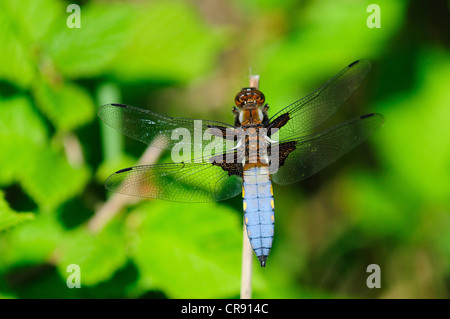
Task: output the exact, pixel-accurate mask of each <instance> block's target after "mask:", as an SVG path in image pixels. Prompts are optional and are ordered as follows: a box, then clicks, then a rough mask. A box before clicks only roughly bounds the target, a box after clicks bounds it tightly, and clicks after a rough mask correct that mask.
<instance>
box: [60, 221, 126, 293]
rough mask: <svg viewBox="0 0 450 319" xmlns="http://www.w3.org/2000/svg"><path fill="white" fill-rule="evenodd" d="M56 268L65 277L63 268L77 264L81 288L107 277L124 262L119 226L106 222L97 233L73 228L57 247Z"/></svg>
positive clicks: (116, 223) (65, 272)
mask: <svg viewBox="0 0 450 319" xmlns="http://www.w3.org/2000/svg"><path fill="white" fill-rule="evenodd" d="M58 256H59V258H58V262H57V267H58V271H59V272H60V274H61V276H63V277H67V266H68V265H70V264H77V265H78V266H80V270H81V285H87V286H92V285H95V284H97V283H99V282H102V281H105V280H107V279H109V278H111V277H112V276H113V275H114V273H115V272H116V271H117V270H118V269H120V268H121V267H123V266H124V265H125V264H126V262H127V256H126V254H125V240H124V232H123V228H122V225H121V224H120V223H118V222H115V223H110V224H109V225H108V226H107V227H106V228H105V229H103V230H102V232H101V233H99V234H93V233H90V232H88V231H87V230H86V229H85V228H80V229H77V230H75V231H73V232H71V233H70V234H69V235H68V236H66V237H65V238H64V239H63V241H62V242H61V245H60V246H59V247H58Z"/></svg>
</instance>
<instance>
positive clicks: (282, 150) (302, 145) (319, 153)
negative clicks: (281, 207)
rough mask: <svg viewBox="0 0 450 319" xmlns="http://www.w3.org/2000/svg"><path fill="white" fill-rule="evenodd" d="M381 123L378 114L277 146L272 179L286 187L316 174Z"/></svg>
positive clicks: (361, 140)
mask: <svg viewBox="0 0 450 319" xmlns="http://www.w3.org/2000/svg"><path fill="white" fill-rule="evenodd" d="M383 122H384V117H383V116H382V115H381V114H376V113H373V114H367V115H363V116H360V117H357V118H354V119H352V120H349V121H347V122H344V123H341V124H338V125H336V126H333V127H331V128H329V129H327V130H324V131H322V132H319V133H315V134H311V135H307V136H304V137H300V138H296V139H292V140H290V141H285V142H282V143H279V145H278V147H279V154H280V161H279V164H280V167H279V169H278V171H276V172H275V173H274V174H273V175H272V180H273V181H274V182H275V183H278V184H281V185H287V184H291V183H295V182H298V181H300V180H303V179H305V178H307V177H309V176H311V175H313V174H315V173H317V172H318V171H320V170H321V169H323V168H325V167H326V166H328V165H329V164H331V163H333V162H334V161H336V160H337V159H338V158H339V157H341V156H342V155H344V154H345V153H347V152H348V151H350V150H352V149H353V148H355V147H356V146H357V145H359V144H361V143H362V142H363V141H364V140H366V139H367V138H368V137H369V136H370V135H371V134H372V133H374V132H375V131H376V130H378V129H379V128H380V127H381V125H382V124H383Z"/></svg>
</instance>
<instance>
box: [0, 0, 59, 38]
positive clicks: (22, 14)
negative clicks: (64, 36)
mask: <svg viewBox="0 0 450 319" xmlns="http://www.w3.org/2000/svg"><path fill="white" fill-rule="evenodd" d="M2 5H3V9H4V10H5V12H7V14H8V16H9V17H10V19H11V20H12V21H13V23H14V26H15V27H16V31H17V34H18V35H20V38H21V39H23V40H27V41H30V42H31V41H39V40H41V39H42V38H44V37H45V36H46V35H47V34H48V33H49V31H50V30H51V28H52V27H54V26H55V25H54V23H55V22H56V19H57V17H58V16H62V15H63V13H65V12H66V10H65V8H64V4H63V3H61V2H57V1H54V0H21V1H20V5H17V1H16V0H3V1H2ZM38 12H45V19H43V18H42V16H41V15H40V14H38Z"/></svg>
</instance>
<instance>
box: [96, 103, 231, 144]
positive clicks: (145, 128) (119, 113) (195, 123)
mask: <svg viewBox="0 0 450 319" xmlns="http://www.w3.org/2000/svg"><path fill="white" fill-rule="evenodd" d="M98 116H99V117H100V118H101V119H102V120H103V121H104V122H105V123H106V124H108V125H109V126H111V127H113V128H115V129H117V130H119V131H120V132H122V133H123V134H125V135H126V136H129V137H132V138H134V139H136V140H138V141H141V142H143V143H145V144H150V143H152V142H153V143H152V145H153V146H155V147H158V148H162V149H172V147H173V146H174V145H175V144H178V146H179V147H183V146H186V147H189V149H190V150H191V152H194V147H197V149H198V150H203V149H204V147H205V146H206V145H207V144H208V143H209V142H210V141H214V140H215V138H216V137H218V136H219V135H220V134H222V133H223V132H225V130H226V129H227V128H228V129H230V130H233V129H234V126H232V125H228V124H225V123H221V122H216V121H205V120H195V119H188V118H174V117H170V116H165V115H161V114H158V113H155V112H151V111H149V110H144V109H140V108H137V107H134V106H129V105H125V104H106V105H103V106H101V107H100V108H99V109H98ZM213 130H215V131H213ZM157 136H158V137H160V138H159V139H155V137H157ZM161 137H162V138H161ZM219 139H221V137H219ZM224 147H225V143H223V147H222V148H220V150H218V151H223V149H224Z"/></svg>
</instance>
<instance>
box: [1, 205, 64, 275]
mask: <svg viewBox="0 0 450 319" xmlns="http://www.w3.org/2000/svg"><path fill="white" fill-rule="evenodd" d="M62 235H63V229H62V227H61V225H60V224H59V223H58V221H57V217H56V214H44V213H39V214H36V215H35V218H34V220H33V221H32V222H29V223H25V224H22V225H21V226H20V227H14V228H12V229H10V230H8V231H7V232H5V233H2V235H1V236H0V271H5V270H8V269H11V268H15V267H20V266H25V265H35V264H39V263H46V262H48V261H49V259H50V258H51V256H52V254H53V252H54V250H55V248H56V246H57V245H58V243H59V242H60V240H61V238H62Z"/></svg>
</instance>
